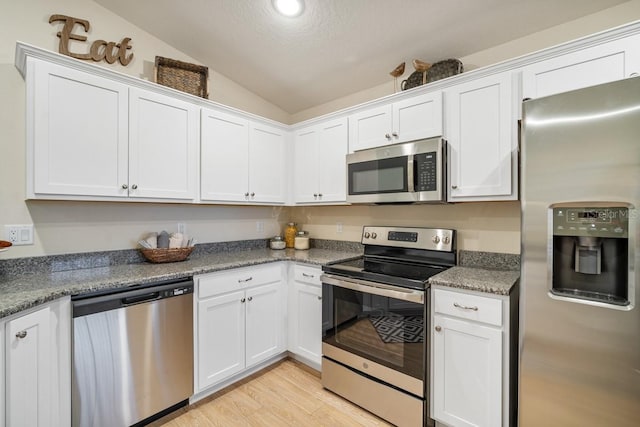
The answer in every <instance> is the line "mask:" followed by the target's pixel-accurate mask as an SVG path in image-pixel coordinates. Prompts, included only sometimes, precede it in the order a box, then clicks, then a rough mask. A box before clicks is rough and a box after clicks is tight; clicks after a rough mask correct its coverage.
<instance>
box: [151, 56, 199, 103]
mask: <svg viewBox="0 0 640 427" xmlns="http://www.w3.org/2000/svg"><path fill="white" fill-rule="evenodd" d="M154 74H155V79H156V83H158V84H161V85H163V86H168V87H171V88H173V89H177V90H180V91H182V92H186V93H190V94H191V95H195V96H199V97H201V98H209V68H207V67H205V66H202V65H196V64H189V63H188V62H182V61H178V60H177V59H170V58H163V57H162V56H156V62H155V70H154Z"/></svg>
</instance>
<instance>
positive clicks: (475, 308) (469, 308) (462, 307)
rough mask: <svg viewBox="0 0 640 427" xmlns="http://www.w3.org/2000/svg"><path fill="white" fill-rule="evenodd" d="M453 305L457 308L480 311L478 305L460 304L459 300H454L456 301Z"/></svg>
mask: <svg viewBox="0 0 640 427" xmlns="http://www.w3.org/2000/svg"><path fill="white" fill-rule="evenodd" d="M453 306H454V307H456V308H461V309H463V310H473V311H478V307H476V306H473V307H468V306H466V305H460V304H458V303H457V302H454V303H453Z"/></svg>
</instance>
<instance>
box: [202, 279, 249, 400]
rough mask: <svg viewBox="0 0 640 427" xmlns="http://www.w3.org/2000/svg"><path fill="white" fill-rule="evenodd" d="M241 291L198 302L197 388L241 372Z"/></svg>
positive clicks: (242, 309)
mask: <svg viewBox="0 0 640 427" xmlns="http://www.w3.org/2000/svg"><path fill="white" fill-rule="evenodd" d="M245 304H246V303H245V296H244V291H238V292H232V293H229V294H225V295H221V296H218V297H212V298H208V299H206V300H203V301H200V302H199V303H198V353H197V354H198V389H199V390H202V389H204V388H206V387H208V386H210V385H212V384H215V383H217V382H219V381H221V380H223V379H225V378H228V377H230V376H231V375H233V374H236V373H238V372H240V371H242V370H243V369H244V366H245V363H244V353H245Z"/></svg>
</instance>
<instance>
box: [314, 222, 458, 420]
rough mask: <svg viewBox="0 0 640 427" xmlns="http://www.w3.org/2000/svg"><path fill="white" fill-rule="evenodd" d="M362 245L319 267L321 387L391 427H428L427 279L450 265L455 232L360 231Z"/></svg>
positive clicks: (425, 230) (372, 229)
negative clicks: (356, 252) (356, 253)
mask: <svg viewBox="0 0 640 427" xmlns="http://www.w3.org/2000/svg"><path fill="white" fill-rule="evenodd" d="M362 244H363V245H364V256H363V257H361V258H357V259H354V260H350V261H346V262H337V263H332V264H328V265H325V266H324V267H323V268H322V270H323V272H324V273H323V274H322V276H321V279H322V304H323V306H322V328H323V337H322V354H323V357H322V385H323V386H324V387H325V388H327V389H329V390H331V391H333V392H334V393H337V394H339V395H341V396H343V397H345V398H346V399H348V400H350V401H352V402H354V403H356V404H357V405H359V406H361V407H363V408H365V409H367V410H369V411H370V412H373V413H374V414H376V415H378V416H380V417H381V418H383V419H386V420H388V421H390V422H391V423H393V424H395V425H397V426H424V425H427V426H432V425H433V424H434V423H433V420H431V419H430V418H429V408H428V406H429V405H428V396H429V390H428V386H429V381H428V379H429V378H428V372H429V342H428V341H429V333H428V330H429V318H430V316H429V298H430V297H429V295H430V292H429V284H428V279H429V277H431V276H433V275H435V274H438V273H440V272H442V271H444V270H446V269H448V268H450V267H452V266H454V265H455V264H456V232H455V231H454V230H445V229H435V228H417V227H373V226H366V227H364V228H363V231H362Z"/></svg>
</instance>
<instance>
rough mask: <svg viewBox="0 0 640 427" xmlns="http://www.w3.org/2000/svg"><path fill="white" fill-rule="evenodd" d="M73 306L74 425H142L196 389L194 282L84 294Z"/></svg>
mask: <svg viewBox="0 0 640 427" xmlns="http://www.w3.org/2000/svg"><path fill="white" fill-rule="evenodd" d="M72 305H73V383H72V393H73V394H72V425H73V426H77V427H102V426H104V427H121V426H122V427H124V426H130V425H134V424H138V423H140V425H144V424H145V423H147V422H150V421H152V420H154V419H156V418H159V417H161V416H162V415H165V414H167V413H169V412H171V411H173V410H175V409H177V408H179V407H181V406H184V405H186V404H188V399H189V397H190V396H191V395H192V394H193V281H192V280H181V281H177V282H176V281H174V282H163V283H159V284H153V285H147V286H140V287H135V288H134V289H132V288H128V289H127V290H125V291H122V290H118V291H115V292H112V293H107V294H104V293H99V294H92V295H81V296H76V297H73V298H72Z"/></svg>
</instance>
